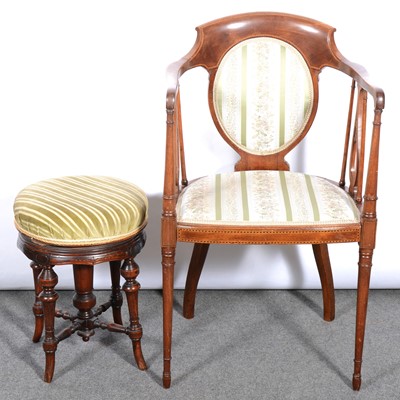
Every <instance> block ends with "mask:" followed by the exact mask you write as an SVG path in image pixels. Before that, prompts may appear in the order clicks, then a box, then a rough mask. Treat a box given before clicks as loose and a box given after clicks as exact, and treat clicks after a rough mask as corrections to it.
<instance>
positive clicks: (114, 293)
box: [110, 261, 123, 325]
mask: <svg viewBox="0 0 400 400" xmlns="http://www.w3.org/2000/svg"><path fill="white" fill-rule="evenodd" d="M120 267H121V262H120V261H110V273H111V296H110V301H111V307H112V311H113V319H114V322H115V323H116V324H119V325H123V323H122V315H121V307H122V302H123V300H122V295H121V286H120V285H119V279H120V276H121V275H120Z"/></svg>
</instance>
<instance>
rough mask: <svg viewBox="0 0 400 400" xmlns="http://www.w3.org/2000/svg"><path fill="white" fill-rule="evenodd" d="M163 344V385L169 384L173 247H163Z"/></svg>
mask: <svg viewBox="0 0 400 400" xmlns="http://www.w3.org/2000/svg"><path fill="white" fill-rule="evenodd" d="M161 253H162V267H163V346H164V371H163V386H164V388H166V389H167V388H169V387H170V386H171V342H172V308H173V301H174V267H175V247H163V248H162V250H161Z"/></svg>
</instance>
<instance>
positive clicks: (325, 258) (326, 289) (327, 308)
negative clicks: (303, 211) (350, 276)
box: [312, 243, 335, 321]
mask: <svg viewBox="0 0 400 400" xmlns="http://www.w3.org/2000/svg"><path fill="white" fill-rule="evenodd" d="M312 247H313V251H314V257H315V261H316V263H317V267H318V273H319V277H320V280H321V287H322V301H323V304H324V320H325V321H333V320H334V319H335V288H334V285H333V277H332V268H331V263H330V261H329V252H328V245H327V244H325V243H324V244H313V246H312Z"/></svg>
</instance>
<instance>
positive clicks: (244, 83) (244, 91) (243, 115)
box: [240, 45, 247, 147]
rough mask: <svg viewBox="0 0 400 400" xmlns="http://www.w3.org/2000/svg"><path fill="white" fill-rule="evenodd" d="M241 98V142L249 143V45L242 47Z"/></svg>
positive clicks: (244, 144)
mask: <svg viewBox="0 0 400 400" xmlns="http://www.w3.org/2000/svg"><path fill="white" fill-rule="evenodd" d="M241 88H242V89H241V98H240V132H241V134H240V143H241V144H242V146H245V147H246V145H247V46H246V45H245V46H243V47H242V82H241Z"/></svg>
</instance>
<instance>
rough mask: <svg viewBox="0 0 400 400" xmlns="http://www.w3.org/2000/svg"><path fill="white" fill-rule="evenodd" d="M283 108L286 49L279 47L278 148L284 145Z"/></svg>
mask: <svg viewBox="0 0 400 400" xmlns="http://www.w3.org/2000/svg"><path fill="white" fill-rule="evenodd" d="M285 107H286V47H285V46H281V80H280V98H279V146H283V145H284V144H285V132H286V124H285V118H286V113H285Z"/></svg>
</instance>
